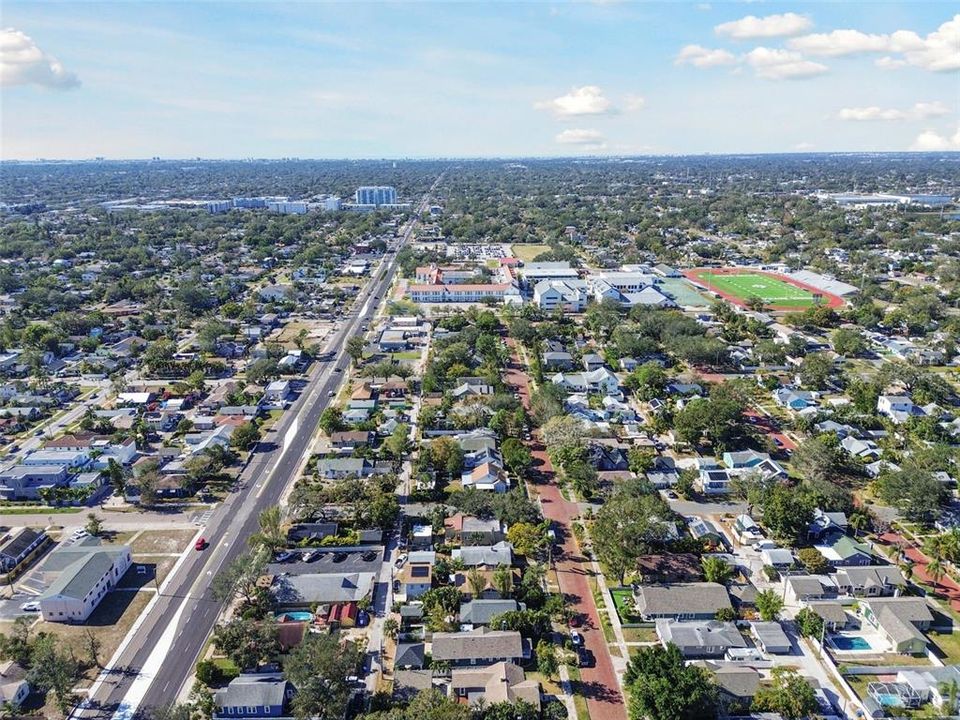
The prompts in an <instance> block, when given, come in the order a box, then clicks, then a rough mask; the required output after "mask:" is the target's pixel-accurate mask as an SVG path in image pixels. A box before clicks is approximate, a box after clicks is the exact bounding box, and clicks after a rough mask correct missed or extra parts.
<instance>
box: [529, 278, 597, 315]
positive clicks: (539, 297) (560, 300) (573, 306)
mask: <svg viewBox="0 0 960 720" xmlns="http://www.w3.org/2000/svg"><path fill="white" fill-rule="evenodd" d="M589 299H590V293H589V290H588V288H587V283H586V281H585V280H541V281H540V282H538V283H537V284H536V285H535V286H534V288H533V302H534V304H536V306H537V307H539V308H540V309H541V310H546V311H548V312H549V311H553V310H556V309H558V308H559V309H561V310H563V311H564V312H583V311H584V310H585V309H586V308H587V302H588V301H589Z"/></svg>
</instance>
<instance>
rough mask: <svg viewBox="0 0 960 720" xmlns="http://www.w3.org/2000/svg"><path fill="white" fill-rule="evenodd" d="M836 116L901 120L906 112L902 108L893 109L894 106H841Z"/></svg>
mask: <svg viewBox="0 0 960 720" xmlns="http://www.w3.org/2000/svg"><path fill="white" fill-rule="evenodd" d="M837 117H838V118H840V119H841V120H857V121H865V120H903V119H904V118H906V117H907V114H906V113H905V112H903V110H895V109H894V108H888V109H884V108H881V107H877V106H876V105H871V106H869V107H850V108H843V109H842V110H840V112H838V113H837Z"/></svg>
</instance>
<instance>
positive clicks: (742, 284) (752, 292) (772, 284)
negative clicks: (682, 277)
mask: <svg viewBox="0 0 960 720" xmlns="http://www.w3.org/2000/svg"><path fill="white" fill-rule="evenodd" d="M700 277H701V278H702V279H703V280H704V281H705V282H707V283H710V284H711V285H713V286H714V287H715V288H717V289H718V290H722V291H723V292H725V293H729V294H730V295H733V296H735V297H737V298H739V299H740V300H747V299H748V298H751V297H759V298H760V299H761V300H763V302H764V303H765V304H767V305H776V306H779V307H796V308H805V307H809V306H811V305H814V304H815V303H816V301H815V300H814V297H813V294H812V293H810V292H808V291H807V290H804V289H803V288H799V287H797V286H796V285H791V284H790V283H788V282H784V281H783V280H778V279H777V278H774V277H770V276H768V275H761V274H760V273H751V272H744V273H737V274H735V275H724V274H719V273H703V274H701V276H700Z"/></svg>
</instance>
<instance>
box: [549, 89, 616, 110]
mask: <svg viewBox="0 0 960 720" xmlns="http://www.w3.org/2000/svg"><path fill="white" fill-rule="evenodd" d="M534 107H535V108H536V109H537V110H549V111H550V112H552V113H554V114H556V115H561V116H571V115H573V116H575V115H603V114H605V113H610V112H613V111H614V109H613V104H612V103H611V102H610V101H609V100H607V98H605V97H604V96H603V91H602V90H601V89H600V88H599V87H597V86H596V85H584V86H583V87H575V88H572V89H571V90H570V92H568V93H567V94H566V95H561V96H560V97H558V98H554V99H553V100H544V101H542V102H538V103H535V104H534Z"/></svg>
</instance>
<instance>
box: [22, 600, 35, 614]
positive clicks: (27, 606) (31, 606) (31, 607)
mask: <svg viewBox="0 0 960 720" xmlns="http://www.w3.org/2000/svg"><path fill="white" fill-rule="evenodd" d="M20 609H21V610H23V611H24V612H40V601H39V600H31V601H30V602H25V603H24V604H23V605H21V606H20Z"/></svg>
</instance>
